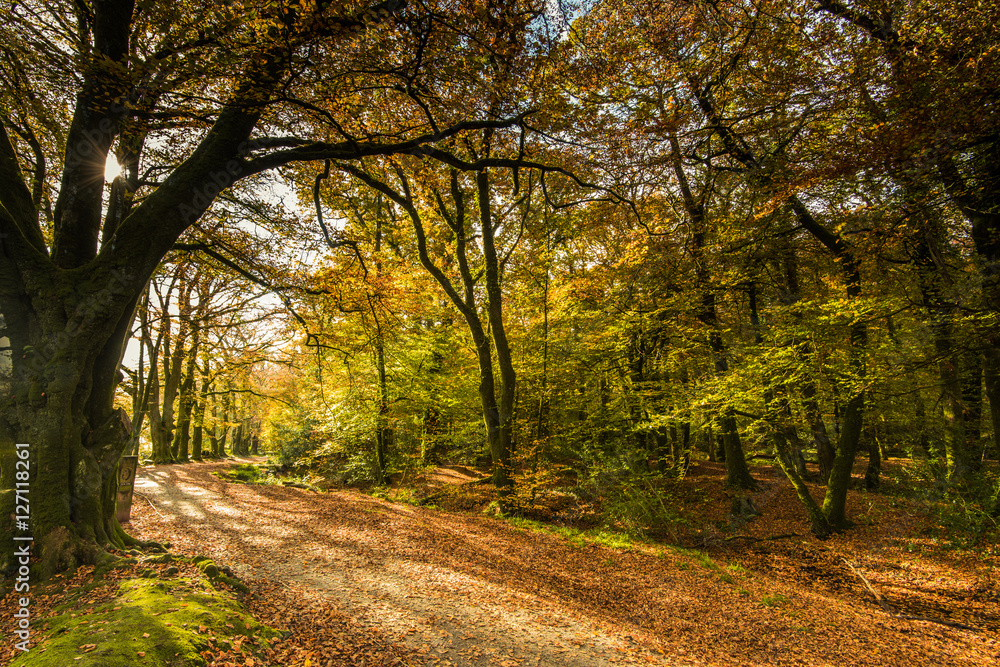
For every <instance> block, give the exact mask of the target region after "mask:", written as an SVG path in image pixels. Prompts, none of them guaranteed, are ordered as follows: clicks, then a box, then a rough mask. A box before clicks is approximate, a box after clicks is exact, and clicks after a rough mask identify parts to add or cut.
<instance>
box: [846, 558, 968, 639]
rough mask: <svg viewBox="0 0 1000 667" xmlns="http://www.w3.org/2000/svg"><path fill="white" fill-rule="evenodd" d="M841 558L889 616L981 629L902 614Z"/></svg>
mask: <svg viewBox="0 0 1000 667" xmlns="http://www.w3.org/2000/svg"><path fill="white" fill-rule="evenodd" d="M841 560H842V561H844V564H845V565H847V567H849V568H851V572H853V573H854V574H855V575H857V577H858V579H860V580H861V582H862V583H863V584H864V585H865V588H867V589H868V592H869V593H871V594H872V597H873V598H875V601H876V602H878V604H879V606H880V607H881V608H882V611H884V612H885V613H887V614H889V616H891V617H892V618H899V619H902V620H904V621H927V622H929V623H937V624H938V625H947V626H948V627H951V628H960V629H962V630H976V631H980V630H981V629H980V628H977V627H974V626H971V625H966V624H965V623H959V622H957V621H949V620H947V619H944V618H933V617H931V616H915V615H913V614H900V613H898V612H896V610H895V609H893V608H892V606H891V605H890V604H889V603H888V602H886V601H885V599H884V598H883V597H882V596H881V595H879V592H878V591H876V590H875V587H874V586H872V585H871V582H869V581H868V579H867V578H865V575H863V574H861V572H860V571H859V570H858V569H857V568H856V567H854V566H853V565H851V562H850V561H849V560H847V559H846V558H841Z"/></svg>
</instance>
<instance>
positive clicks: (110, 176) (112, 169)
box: [104, 153, 122, 183]
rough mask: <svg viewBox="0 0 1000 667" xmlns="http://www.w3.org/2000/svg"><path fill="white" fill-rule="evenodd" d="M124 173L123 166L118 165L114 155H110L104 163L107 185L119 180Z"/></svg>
mask: <svg viewBox="0 0 1000 667" xmlns="http://www.w3.org/2000/svg"><path fill="white" fill-rule="evenodd" d="M121 173H122V166H121V165H120V164H118V160H117V159H116V158H115V155H114V153H108V159H107V161H106V162H105V163H104V180H105V182H107V183H110V182H111V181H113V180H115V179H116V178H118V177H119V176H120V175H121Z"/></svg>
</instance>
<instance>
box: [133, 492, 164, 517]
mask: <svg viewBox="0 0 1000 667" xmlns="http://www.w3.org/2000/svg"><path fill="white" fill-rule="evenodd" d="M132 493H134V494H135V495H137V496H140V497H141V498H142V499H144V500H145V501H146V502H147V503H149V506H150V507H152V508H153V511H154V512H156V513H157V514H159V515H160V516H161V517H163V518H164V519H166V518H167V517H166V516H165V515H164V514H163V512H161V511H160V510H158V509H156V505H154V504H153V501H152V500H150V499H149V498H148V497H146V495H145V494H142V493H139V492H138V491H133V492H132Z"/></svg>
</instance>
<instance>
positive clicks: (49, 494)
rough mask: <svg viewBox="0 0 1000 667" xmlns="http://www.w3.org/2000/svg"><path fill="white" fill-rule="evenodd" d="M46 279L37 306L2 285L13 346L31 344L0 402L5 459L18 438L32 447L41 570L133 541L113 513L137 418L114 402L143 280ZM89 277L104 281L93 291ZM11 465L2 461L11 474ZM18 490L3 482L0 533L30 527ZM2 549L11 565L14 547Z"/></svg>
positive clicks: (18, 358) (33, 527) (0, 301)
mask: <svg viewBox="0 0 1000 667" xmlns="http://www.w3.org/2000/svg"><path fill="white" fill-rule="evenodd" d="M33 278H35V279H36V280H38V279H39V277H37V276H35V277H33ZM46 278H47V279H48V280H45V281H44V282H43V285H44V287H43V285H39V286H40V287H42V290H41V294H43V295H44V296H42V298H41V299H33V300H32V303H31V305H30V306H27V304H24V303H23V302H20V301H19V300H18V299H16V298H11V294H10V292H9V291H0V311H2V312H3V314H4V316H5V322H6V326H7V334H8V336H9V338H10V341H11V346H12V349H14V350H19V351H24V353H23V354H15V355H13V366H12V372H13V375H12V379H11V390H12V391H11V395H10V397H9V398H6V400H4V401H3V403H0V447H2V450H0V451H2V455H3V460H4V461H5V462H7V461H9V460H10V458H9V457H10V456H11V455H12V453H13V451H14V443H15V442H17V443H26V444H27V445H28V447H27V449H28V452H29V462H30V474H29V480H28V481H29V486H28V500H29V501H30V504H29V507H30V520H29V522H28V526H29V530H30V534H32V535H33V536H34V537H35V538H36V540H37V541H38V543H39V544H40V547H41V549H40V551H41V553H40V555H41V558H42V573H43V576H48V575H49V574H51V573H53V572H55V571H58V570H62V569H65V568H68V567H73V566H75V565H76V564H79V563H90V562H94V560H95V559H96V558H98V556H99V554H100V553H103V552H102V551H100V549H99V546H100V545H106V544H113V545H116V546H124V544H125V543H126V541H128V540H129V538H128V537H127V536H126V535H125V533H124V532H123V531H122V530H121V527H120V526H119V525H118V523H117V520H116V519H115V495H116V492H117V485H118V481H117V480H118V477H117V467H118V461H119V459H120V458H121V455H122V453H123V452H124V450H125V448H126V447H127V446H128V444H129V442H130V435H131V424H130V420H129V418H128V415H127V414H126V413H125V412H124V411H122V410H115V409H114V408H113V405H112V401H113V397H114V391H115V386H116V384H117V382H118V378H119V375H118V364H119V362H120V358H121V355H122V351H123V348H124V342H125V339H126V336H127V334H128V332H129V329H130V324H131V321H132V315H133V310H134V306H135V303H136V300H137V296H138V292H139V290H138V289H137V288H136V283H137V282H138V281H134V280H128V279H127V278H125V277H123V276H120V275H115V274H112V273H111V272H110V271H107V272H103V273H100V272H98V273H96V275H91V276H90V278H89V281H88V282H87V283H86V284H81V283H82V282H83V281H81V280H79V279H78V278H77V277H76V276H74V275H71V274H70V272H65V273H59V274H56V275H55V276H52V275H49V276H46ZM90 281H94V282H98V283H100V282H101V281H103V283H104V284H105V285H106V287H105V288H104V290H103V292H100V291H99V292H98V295H99V296H98V297H96V298H95V297H94V296H93V292H91V291H90V290H92V289H93V285H92V284H90ZM8 470H9V468H8V466H7V465H4V475H5V476H7V475H12V473H8V472H7V471H8ZM5 481H6V480H5ZM13 488H14V487H13V485H6V484H5V486H4V492H3V494H2V496H0V523H2V524H3V527H4V530H3V531H0V532H3V533H4V534H7V535H10V534H13V532H14V528H15V527H17V528H18V530H19V532H20V533H24V532H27V531H24V530H22V529H21V526H20V525H17V526H15V525H14V523H13V520H12V519H11V517H13V516H14V498H15V494H14V492H13V490H12V489H13ZM8 542H10V541H9V540H8ZM0 549H2V553H3V554H4V555H3V562H0V570H6V569H7V568H8V567H9V566H10V565H11V563H12V561H11V560H9V558H10V555H11V554H10V546H9V544H4V545H3V547H0Z"/></svg>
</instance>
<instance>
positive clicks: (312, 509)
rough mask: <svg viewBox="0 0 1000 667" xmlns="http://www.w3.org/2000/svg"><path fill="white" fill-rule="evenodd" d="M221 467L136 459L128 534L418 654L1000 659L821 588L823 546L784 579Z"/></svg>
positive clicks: (685, 659)
mask: <svg viewBox="0 0 1000 667" xmlns="http://www.w3.org/2000/svg"><path fill="white" fill-rule="evenodd" d="M224 465H228V464H220V463H198V464H189V465H184V466H153V467H145V468H141V469H140V473H139V476H138V480H137V484H136V489H137V491H138V492H139V493H140V494H142V497H137V498H136V499H135V502H134V504H133V521H132V523H131V524H130V526H129V531H130V532H131V533H133V534H135V535H137V536H140V537H145V538H148V539H159V540H167V541H170V542H172V543H173V545H174V549H175V550H176V551H179V552H182V553H202V554H206V555H209V556H211V557H213V558H214V559H216V560H217V561H218V562H220V563H223V564H228V565H230V566H231V567H232V568H233V570H234V572H236V574H237V575H240V576H244V577H249V578H258V579H260V578H263V579H269V580H273V581H278V582H281V583H283V584H284V585H285V586H287V587H289V588H292V589H293V590H311V591H321V592H324V593H325V594H326V595H328V596H329V598H330V599H331V600H333V601H334V602H335V604H336V606H337V607H338V608H339V609H340V610H341V611H342V612H344V613H345V614H348V615H350V616H351V617H353V618H354V619H356V622H357V623H358V624H359V626H365V627H376V628H379V629H380V630H381V632H382V633H383V634H384V635H385V636H386V637H387V638H388V639H390V640H394V641H397V642H400V643H402V644H405V645H406V646H408V647H410V648H412V649H415V650H416V651H418V653H419V654H420V655H422V656H423V658H424V660H425V664H427V665H449V664H451V665H499V666H501V667H514V666H515V665H517V666H519V665H526V666H527V665H567V666H577V665H579V666H581V667H583V666H586V667H604V666H607V665H623V664H653V665H704V664H711V665H739V664H756V665H779V664H806V665H828V664H853V665H908V664H926V661H927V660H928V657H929V656H933V658H934V659H933V660H932V661H931V662H932V664H935V665H979V664H992V662H991V661H994V660H997V659H1000V651H998V644H997V642H996V636H995V635H994V634H992V633H983V632H971V631H967V630H962V629H956V628H950V627H944V626H940V625H934V624H929V623H914V622H911V621H905V620H900V619H896V618H892V617H890V616H888V615H886V614H885V613H884V612H882V611H881V610H880V609H878V608H877V607H876V606H875V605H874V604H872V602H871V601H866V600H864V595H865V594H864V592H863V591H851V590H849V591H847V593H846V594H845V595H843V596H836V595H831V593H830V590H829V589H828V588H824V587H823V586H817V585H816V583H817V581H818V580H819V579H821V578H822V577H823V576H824V574H823V573H824V571H825V570H824V568H829V569H830V571H832V570H833V569H834V568H838V567H840V568H842V565H841V564H839V557H838V556H837V555H835V554H833V553H832V552H831V553H829V554H826V553H825V552H817V553H818V555H817V556H815V558H814V560H813V561H811V563H812V564H811V565H810V567H817V568H819V569H818V570H817V572H818V574H814V575H810V576H811V579H812V580H807V581H805V582H803V581H801V580H799V581H798V582H795V581H791V579H792V578H791V577H784V578H783V579H777V578H775V577H777V576H780V575H778V574H774V575H773V576H772V574H771V573H769V572H766V571H748V570H745V569H741V568H740V567H739V566H738V565H737V564H736V563H733V564H729V565H727V563H726V562H725V561H721V562H715V561H712V560H711V559H708V558H707V557H703V556H702V555H700V554H697V553H696V552H689V551H684V550H676V549H670V548H664V547H658V546H652V547H649V548H643V549H635V550H620V549H610V548H605V547H601V546H596V545H593V544H590V545H586V546H582V547H581V546H573V545H571V544H568V543H567V542H566V541H565V540H564V539H562V538H559V537H556V536H554V535H550V534H545V533H540V532H536V531H525V530H519V529H517V528H515V527H513V526H511V525H510V524H509V523H507V522H503V521H499V520H496V519H491V518H487V517H482V516H472V515H457V514H448V513H444V512H439V511H436V510H429V509H421V508H414V507H411V506H408V505H402V504H394V503H390V502H386V501H382V500H379V499H375V498H371V497H369V496H366V495H363V494H359V493H352V492H333V493H325V494H316V493H313V492H310V491H306V490H301V489H294V488H285V487H277V486H252V485H241V484H231V483H225V482H222V481H221V480H219V479H217V478H216V477H214V476H212V475H211V474H210V473H211V472H212V471H213V470H216V469H218V468H219V467H222V466H224ZM146 499H148V502H147V500H146ZM803 548H807V547H806V545H803ZM808 548H814V547H808Z"/></svg>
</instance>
